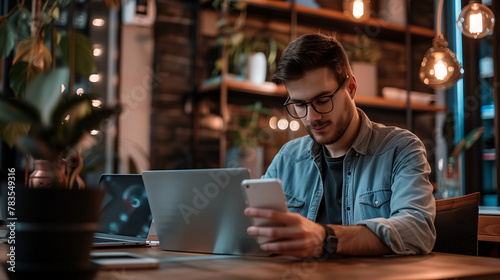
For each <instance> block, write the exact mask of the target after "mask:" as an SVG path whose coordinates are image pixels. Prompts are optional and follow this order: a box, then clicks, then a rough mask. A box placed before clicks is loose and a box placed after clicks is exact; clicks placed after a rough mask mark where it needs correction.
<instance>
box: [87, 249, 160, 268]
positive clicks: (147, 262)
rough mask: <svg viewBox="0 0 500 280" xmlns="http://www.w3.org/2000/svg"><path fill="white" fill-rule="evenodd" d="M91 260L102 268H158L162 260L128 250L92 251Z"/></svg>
mask: <svg viewBox="0 0 500 280" xmlns="http://www.w3.org/2000/svg"><path fill="white" fill-rule="evenodd" d="M90 260H91V261H92V262H93V263H96V264H98V265H99V266H100V268H101V269H121V268H123V269H138V268H158V266H159V265H160V261H159V260H158V259H155V258H151V257H145V256H141V255H137V254H132V253H128V252H92V253H90Z"/></svg>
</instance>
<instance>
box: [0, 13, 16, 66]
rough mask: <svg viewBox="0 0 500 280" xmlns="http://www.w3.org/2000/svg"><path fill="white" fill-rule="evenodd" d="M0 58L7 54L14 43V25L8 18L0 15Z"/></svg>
mask: <svg viewBox="0 0 500 280" xmlns="http://www.w3.org/2000/svg"><path fill="white" fill-rule="evenodd" d="M0 42H2V43H1V44H0V59H2V58H4V57H6V56H8V55H9V54H10V53H11V52H12V50H13V49H14V46H15V44H16V27H15V25H14V24H12V22H10V20H9V18H7V17H5V16H0Z"/></svg>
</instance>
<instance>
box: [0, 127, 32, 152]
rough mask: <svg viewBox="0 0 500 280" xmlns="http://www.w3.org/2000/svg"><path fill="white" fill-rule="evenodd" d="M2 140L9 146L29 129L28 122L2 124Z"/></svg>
mask: <svg viewBox="0 0 500 280" xmlns="http://www.w3.org/2000/svg"><path fill="white" fill-rule="evenodd" d="M1 128H2V140H3V141H4V142H5V143H6V144H7V145H8V146H9V147H10V148H12V147H14V145H15V144H16V142H17V141H18V140H19V139H20V138H21V137H22V136H24V135H26V134H28V132H29V131H30V124H29V123H6V124H2V126H1Z"/></svg>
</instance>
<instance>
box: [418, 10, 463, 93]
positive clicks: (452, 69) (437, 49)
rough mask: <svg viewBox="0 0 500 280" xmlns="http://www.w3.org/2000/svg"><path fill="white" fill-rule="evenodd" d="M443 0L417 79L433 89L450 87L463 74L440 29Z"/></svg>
mask: <svg viewBox="0 0 500 280" xmlns="http://www.w3.org/2000/svg"><path fill="white" fill-rule="evenodd" d="M442 11H443V0H439V4H438V10H437V16H436V18H437V21H436V29H437V31H436V33H437V34H436V37H435V38H434V40H433V41H432V47H431V48H430V49H429V50H428V51H427V52H426V53H425V56H424V59H423V60H422V63H421V64H420V71H419V75H418V77H419V79H420V80H421V81H422V82H423V83H424V84H426V85H428V86H429V87H431V88H433V89H447V88H450V87H452V86H453V85H454V84H455V83H456V82H457V81H458V80H460V79H461V78H462V76H463V73H464V70H463V68H462V66H461V65H460V64H459V63H458V61H457V58H456V57H455V54H454V53H453V52H452V51H451V50H450V49H448V42H447V41H446V39H445V38H444V36H443V33H442V29H441V16H442Z"/></svg>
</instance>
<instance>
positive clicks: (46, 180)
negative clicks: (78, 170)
mask: <svg viewBox="0 0 500 280" xmlns="http://www.w3.org/2000/svg"><path fill="white" fill-rule="evenodd" d="M53 179H54V172H53V171H52V167H51V162H50V161H47V160H42V159H35V160H34V161H33V172H31V174H30V176H29V186H30V188H50V187H52V184H53Z"/></svg>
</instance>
